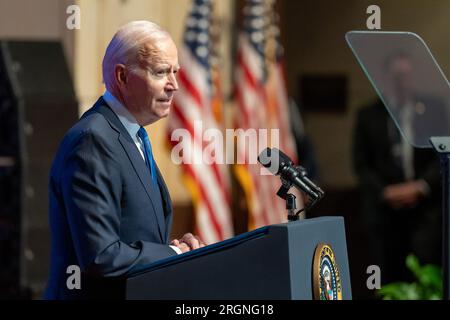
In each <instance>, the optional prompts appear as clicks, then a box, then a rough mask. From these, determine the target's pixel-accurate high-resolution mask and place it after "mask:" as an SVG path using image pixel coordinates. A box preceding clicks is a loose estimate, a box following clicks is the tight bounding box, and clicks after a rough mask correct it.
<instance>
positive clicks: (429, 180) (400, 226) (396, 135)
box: [353, 54, 447, 283]
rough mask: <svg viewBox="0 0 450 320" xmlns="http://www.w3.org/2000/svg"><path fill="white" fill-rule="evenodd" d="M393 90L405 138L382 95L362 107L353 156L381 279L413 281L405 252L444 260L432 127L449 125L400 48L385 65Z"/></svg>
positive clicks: (389, 96)
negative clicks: (416, 86) (420, 89)
mask: <svg viewBox="0 0 450 320" xmlns="http://www.w3.org/2000/svg"><path fill="white" fill-rule="evenodd" d="M385 71H386V78H387V79H388V78H389V81H387V82H386V83H391V87H390V88H391V89H393V90H386V91H385V92H384V99H385V100H386V102H387V103H388V104H389V108H390V110H391V113H392V115H393V116H394V117H395V118H396V119H397V121H398V122H399V124H400V127H401V128H402V131H403V132H404V134H405V136H406V137H407V139H408V140H409V141H406V140H405V139H403V137H401V135H400V132H399V130H398V129H397V128H396V126H395V123H394V121H393V120H392V119H391V117H390V115H389V114H388V112H387V110H386V109H385V107H384V105H383V103H382V102H381V101H378V102H376V103H375V104H372V105H370V106H367V107H365V108H362V109H361V110H360V111H359V113H358V117H357V121H356V130H355V132H354V141H353V142H354V144H353V156H354V158H353V160H354V167H355V171H356V174H357V175H358V178H359V182H360V187H361V189H360V190H361V200H362V217H363V220H364V222H365V223H366V226H367V234H368V237H369V241H370V243H369V244H370V247H369V250H370V253H371V255H372V258H373V260H372V261H373V264H377V265H379V266H380V267H381V276H382V282H383V283H389V282H392V281H400V280H410V279H411V277H410V275H409V272H408V271H406V267H405V258H406V256H407V255H408V254H410V253H413V254H415V255H416V256H418V258H419V260H420V262H421V263H434V264H439V263H440V254H441V249H440V248H441V227H440V225H441V214H440V210H441V189H440V175H439V159H438V156H437V154H436V153H435V152H434V151H433V150H432V149H424V148H414V147H413V146H412V145H411V143H412V144H414V145H416V146H422V147H423V146H425V145H427V144H428V141H427V138H428V136H427V133H430V134H432V135H440V133H444V132H446V130H447V128H446V124H447V121H446V115H445V108H444V106H443V105H442V103H439V100H438V99H434V98H432V97H425V96H420V95H418V94H415V92H414V90H411V88H412V83H411V61H410V58H409V57H408V56H407V55H403V54H401V55H396V56H393V57H391V58H390V59H389V61H388V62H387V64H386V70H385Z"/></svg>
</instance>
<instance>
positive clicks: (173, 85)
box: [169, 72, 178, 91]
mask: <svg viewBox="0 0 450 320" xmlns="http://www.w3.org/2000/svg"><path fill="white" fill-rule="evenodd" d="M169 84H170V87H171V90H173V91H177V90H178V81H177V77H176V75H175V74H174V73H173V72H172V73H170V75H169Z"/></svg>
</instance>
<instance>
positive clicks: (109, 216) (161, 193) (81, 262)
mask: <svg viewBox="0 0 450 320" xmlns="http://www.w3.org/2000/svg"><path fill="white" fill-rule="evenodd" d="M157 177H158V187H156V186H154V185H153V184H152V180H151V175H150V172H149V169H148V168H147V166H146V164H145V161H144V160H143V158H142V156H141V154H140V153H139V151H138V149H137V147H136V145H135V143H134V142H133V140H132V138H131V137H130V135H129V133H128V132H127V131H126V129H125V127H124V126H123V125H122V123H121V122H120V120H119V118H118V117H117V116H116V114H115V113H114V112H113V111H112V110H111V108H110V107H108V105H107V104H106V102H105V101H104V100H103V98H100V99H99V100H98V101H97V102H96V104H95V105H94V106H93V107H92V108H91V109H90V110H88V111H87V112H86V113H85V114H84V115H83V116H82V117H81V119H80V120H79V121H78V122H77V123H76V124H75V126H73V127H72V128H71V129H70V130H69V132H68V133H67V134H66V135H65V137H64V139H63V141H62V143H61V145H60V146H59V150H58V152H57V154H56V157H55V159H54V162H53V165H52V169H51V172H50V187H49V189H50V190H49V196H50V208H49V218H50V230H51V243H52V248H51V261H50V274H49V280H48V285H47V290H46V292H45V298H47V299H72V298H81V299H85V298H88V299H90V298H123V297H124V284H125V282H124V279H125V278H126V276H127V275H129V274H130V273H131V272H132V271H133V269H134V268H136V267H138V266H142V265H145V264H149V263H152V262H154V261H157V260H159V259H163V258H166V257H169V256H172V255H175V254H176V253H175V251H174V250H173V249H172V248H170V247H169V245H168V237H169V233H170V228H171V223H172V204H171V200H170V196H169V192H168V190H167V187H166V185H165V183H164V179H163V177H162V176H161V173H160V172H159V169H157ZM70 265H76V266H79V268H80V269H81V275H82V277H81V289H72V290H70V289H68V287H67V285H66V282H67V279H68V277H70V276H71V274H70V273H69V274H68V273H67V268H68V267H69V266H70Z"/></svg>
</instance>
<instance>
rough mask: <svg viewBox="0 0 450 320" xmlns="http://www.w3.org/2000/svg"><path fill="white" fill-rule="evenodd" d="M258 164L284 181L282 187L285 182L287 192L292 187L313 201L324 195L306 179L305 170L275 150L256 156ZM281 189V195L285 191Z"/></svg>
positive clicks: (267, 149) (267, 150)
mask: <svg viewBox="0 0 450 320" xmlns="http://www.w3.org/2000/svg"><path fill="white" fill-rule="evenodd" d="M258 162H259V163H261V164H262V165H263V166H264V167H265V168H267V169H268V170H269V171H270V172H271V173H272V174H273V175H279V176H280V177H281V180H282V181H283V180H284V181H283V185H285V182H286V183H287V184H288V185H289V186H288V187H287V190H289V188H290V186H291V185H294V186H295V187H296V188H297V189H300V190H301V191H303V192H304V193H306V194H307V195H308V196H309V197H311V198H312V199H313V200H314V201H315V200H318V199H321V198H322V197H323V196H324V195H325V193H324V192H323V190H322V189H321V188H319V187H318V186H317V185H316V184H314V182H312V181H311V180H310V179H308V177H307V176H306V170H305V168H303V167H300V166H294V163H293V162H292V160H291V159H290V158H289V157H288V156H287V155H286V154H284V153H283V152H282V151H280V150H278V149H277V148H272V149H270V148H266V149H265V150H263V151H262V152H261V153H260V154H259V156H258ZM282 189H283V187H282V188H281V189H280V190H281V193H283V194H286V193H287V190H282ZM285 189H286V188H285ZM279 195H280V194H279ZM280 196H281V195H280Z"/></svg>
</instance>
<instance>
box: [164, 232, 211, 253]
mask: <svg viewBox="0 0 450 320" xmlns="http://www.w3.org/2000/svg"><path fill="white" fill-rule="evenodd" d="M170 245H172V246H176V247H178V248H179V249H180V250H181V252H183V253H185V252H188V251H191V250H195V249H198V248H202V247H204V246H205V244H204V243H203V241H202V240H201V239H200V238H199V237H197V236H194V235H193V234H192V233H186V234H185V235H184V236H183V237H182V238H181V239H175V240H172V242H171V243H170Z"/></svg>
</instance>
